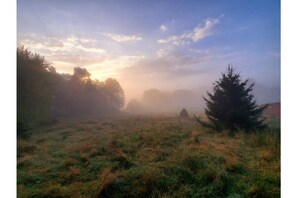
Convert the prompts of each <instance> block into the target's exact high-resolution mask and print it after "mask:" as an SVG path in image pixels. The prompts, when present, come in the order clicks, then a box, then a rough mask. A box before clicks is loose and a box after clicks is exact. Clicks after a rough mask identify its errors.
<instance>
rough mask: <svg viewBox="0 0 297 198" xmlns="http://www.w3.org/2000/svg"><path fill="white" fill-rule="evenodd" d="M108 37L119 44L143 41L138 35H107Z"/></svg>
mask: <svg viewBox="0 0 297 198" xmlns="http://www.w3.org/2000/svg"><path fill="white" fill-rule="evenodd" d="M106 36H108V37H110V38H111V39H112V40H114V41H117V42H129V41H141V40H142V39H143V38H142V37H141V36H137V35H123V34H106Z"/></svg>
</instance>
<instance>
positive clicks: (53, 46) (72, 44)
mask: <svg viewBox="0 0 297 198" xmlns="http://www.w3.org/2000/svg"><path fill="white" fill-rule="evenodd" d="M96 43H97V41H96V40H94V39H90V38H79V37H77V36H68V37H64V38H60V39H57V38H55V37H45V36H43V37H36V36H34V38H32V37H31V38H30V37H28V38H25V39H21V40H20V41H19V45H24V46H25V47H26V48H28V49H30V50H33V51H37V53H38V51H40V50H41V51H42V52H43V53H44V52H47V53H46V54H53V53H56V52H59V53H73V52H87V53H96V54H102V53H105V51H106V50H105V49H102V48H100V47H95V46H94V44H96ZM91 46H92V47H91Z"/></svg>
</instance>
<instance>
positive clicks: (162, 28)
mask: <svg viewBox="0 0 297 198" xmlns="http://www.w3.org/2000/svg"><path fill="white" fill-rule="evenodd" d="M160 30H161V31H162V32H166V31H167V30H168V27H167V26H165V25H163V24H162V25H161V26H160Z"/></svg>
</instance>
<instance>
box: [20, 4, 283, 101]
mask: <svg viewBox="0 0 297 198" xmlns="http://www.w3.org/2000/svg"><path fill="white" fill-rule="evenodd" d="M17 45H18V46H21V45H24V46H25V48H28V49H29V50H31V51H33V52H35V53H39V54H41V55H42V56H44V57H45V59H46V60H48V61H49V62H50V63H51V64H52V66H54V67H55V68H56V70H57V72H59V73H73V67H76V66H81V67H85V68H86V69H87V70H88V71H89V72H90V73H91V74H92V76H91V77H92V78H93V79H98V80H100V81H104V80H105V79H107V78H109V77H111V78H115V79H117V80H118V81H119V82H120V84H121V86H122V87H123V89H124V91H125V94H126V98H127V101H129V100H130V99H132V98H136V97H139V96H140V95H141V94H142V92H143V91H144V90H146V89H150V88H158V89H160V90H175V89H185V88H186V89H197V88H199V87H203V86H209V85H211V84H212V83H213V82H214V81H215V80H217V79H218V78H219V77H220V75H221V73H222V72H224V71H226V69H227V67H228V65H229V64H231V65H233V66H234V67H236V68H237V71H238V72H240V74H241V75H242V77H243V78H248V79H251V81H253V82H255V83H256V85H257V84H259V85H261V86H264V87H272V88H273V87H274V88H275V87H276V88H277V89H280V2H279V0H228V1H221V0H200V1H189V0H188V1H175V0H170V1H169V0H166V1H165V0H158V1H154V0H152V1H145V0H117V1H115V0H108V1H103V0H96V1H95V0H93V1H92V0H86V1H82V0H81V1H78V0H63V1H61V0H51V1H49V0H48V1H45V0H18V1H17ZM267 90H268V89H267Z"/></svg>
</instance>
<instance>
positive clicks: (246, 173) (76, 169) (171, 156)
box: [17, 116, 280, 198]
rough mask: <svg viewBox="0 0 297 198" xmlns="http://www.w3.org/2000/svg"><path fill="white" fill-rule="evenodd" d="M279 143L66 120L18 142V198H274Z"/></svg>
mask: <svg viewBox="0 0 297 198" xmlns="http://www.w3.org/2000/svg"><path fill="white" fill-rule="evenodd" d="M278 137H279V135H275V134H273V133H265V134H250V135H244V134H243V133H240V134H237V135H236V136H235V137H233V138H230V137H228V135H227V134H226V133H214V132H212V131H209V130H205V129H203V128H200V127H199V126H198V125H196V123H195V122H193V121H191V120H190V119H189V120H180V122H179V121H178V120H177V119H176V118H175V117H170V116H131V117H108V118H101V119H98V120H85V121H71V120H65V121H63V122H59V123H56V124H55V125H52V126H47V127H44V128H39V129H38V130H36V132H34V133H33V135H32V137H31V139H28V140H18V144H17V146H18V159H17V164H18V170H17V176H18V178H17V190H18V197H164V198H166V197H228V196H229V197H279V193H280V187H279V186H280V151H279V146H280V145H279V139H277V138H278Z"/></svg>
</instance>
